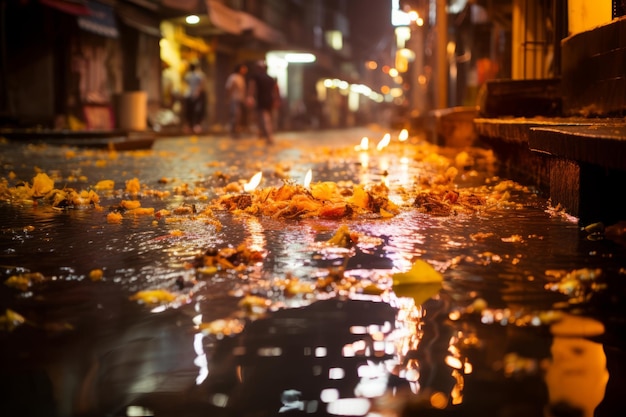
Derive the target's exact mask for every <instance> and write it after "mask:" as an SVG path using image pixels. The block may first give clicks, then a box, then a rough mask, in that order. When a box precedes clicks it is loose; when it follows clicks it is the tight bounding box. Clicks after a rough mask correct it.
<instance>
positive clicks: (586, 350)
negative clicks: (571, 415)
mask: <svg viewBox="0 0 626 417" xmlns="http://www.w3.org/2000/svg"><path fill="white" fill-rule="evenodd" d="M602 327H603V326H602V323H600V322H598V321H596V320H593V319H590V318H584V317H577V316H572V315H568V316H566V317H565V318H564V319H563V320H561V321H560V322H558V323H556V324H554V325H552V326H551V328H550V330H551V332H552V333H553V334H554V340H553V342H552V347H551V349H550V351H551V353H552V362H551V363H550V365H549V366H548V371H547V373H546V384H547V385H548V394H549V398H550V404H557V403H565V404H568V405H570V406H572V407H575V408H578V409H580V410H581V411H582V412H583V414H582V416H584V417H593V415H594V410H595V409H596V407H597V406H598V404H600V402H601V401H602V399H603V398H604V392H605V389H606V384H607V382H608V380H609V373H608V371H607V369H606V355H605V353H604V349H603V347H602V345H601V344H600V343H596V342H592V341H591V340H589V339H586V338H585V337H588V336H591V335H594V334H596V335H597V334H601V333H602V332H603V331H602ZM598 332H600V333H598Z"/></svg>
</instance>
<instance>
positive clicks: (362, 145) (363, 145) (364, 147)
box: [354, 136, 370, 151]
mask: <svg viewBox="0 0 626 417" xmlns="http://www.w3.org/2000/svg"><path fill="white" fill-rule="evenodd" d="M369 143H370V140H369V138H368V137H367V136H363V137H362V138H361V143H360V144H359V145H356V146H355V147H354V150H355V151H366V150H368V149H369Z"/></svg>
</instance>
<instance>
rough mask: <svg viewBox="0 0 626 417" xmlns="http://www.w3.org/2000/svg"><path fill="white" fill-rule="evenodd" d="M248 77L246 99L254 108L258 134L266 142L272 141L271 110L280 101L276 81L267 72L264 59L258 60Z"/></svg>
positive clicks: (272, 123)
mask: <svg viewBox="0 0 626 417" xmlns="http://www.w3.org/2000/svg"><path fill="white" fill-rule="evenodd" d="M255 67H256V68H255V71H254V73H253V74H252V76H251V77H250V82H249V86H248V100H249V102H250V103H251V104H253V106H254V107H255V109H256V115H257V125H258V127H259V135H260V136H261V137H262V138H263V139H265V140H266V141H267V143H268V144H272V143H274V129H273V125H274V120H273V112H274V109H276V108H277V107H278V105H279V103H280V94H279V91H278V83H277V82H276V80H275V79H274V78H272V77H270V75H269V74H268V73H267V64H266V63H265V61H258V62H257V63H256V66H255Z"/></svg>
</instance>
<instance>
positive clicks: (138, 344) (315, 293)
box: [0, 127, 626, 417]
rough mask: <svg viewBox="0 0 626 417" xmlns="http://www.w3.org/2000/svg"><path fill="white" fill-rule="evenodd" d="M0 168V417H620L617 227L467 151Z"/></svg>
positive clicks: (401, 143) (280, 146) (5, 161)
mask: <svg viewBox="0 0 626 417" xmlns="http://www.w3.org/2000/svg"><path fill="white" fill-rule="evenodd" d="M387 133H389V134H390V135H389V136H386V134H387ZM363 138H368V140H364V139H363ZM0 161H1V165H0V178H2V180H1V183H0V197H1V200H2V201H1V202H0V215H1V218H2V225H1V227H0V230H1V232H0V265H1V269H0V271H1V274H0V280H1V281H2V282H3V285H1V286H0V307H1V311H0V314H2V316H0V361H1V365H0V376H1V377H0V398H1V401H0V414H1V415H2V416H58V417H66V416H67V417H70V416H72V417H73V416H115V417H118V416H134V415H155V416H228V417H230V416H233V417H234V416H237V417H244V416H250V417H252V416H254V417H261V416H277V415H281V414H283V413H285V414H296V415H318V416H369V417H379V416H381V417H382V416H384V417H396V416H397V417H405V416H430V415H432V416H503V417H504V416H506V417H513V416H554V417H559V416H584V417H592V416H596V417H612V416H617V415H620V413H621V409H622V408H623V406H622V401H621V399H622V398H621V395H622V391H623V388H624V387H625V386H626V377H625V373H624V370H626V349H625V348H626V343H625V342H626V340H625V337H624V334H625V333H624V330H625V329H626V321H625V314H624V310H623V307H622V306H623V303H624V298H625V297H626V284H625V283H624V280H625V279H626V276H625V274H626V272H625V268H626V256H625V255H626V245H625V243H624V242H625V240H626V239H625V237H624V236H625V234H624V225H623V224H622V225H619V224H618V225H599V224H596V225H582V224H578V222H577V219H575V218H572V217H570V216H568V215H567V214H566V213H563V212H562V211H561V210H560V209H559V208H558V207H552V206H551V205H550V202H549V201H547V200H546V199H544V198H543V197H542V196H541V195H540V194H539V193H538V192H536V190H534V189H533V188H532V187H528V186H526V185H525V184H519V183H516V182H514V181H512V180H509V179H506V178H500V177H498V161H497V160H495V158H494V156H493V154H492V153H491V152H490V151H489V150H488V149H485V148H482V147H474V148H468V149H462V150H461V149H444V148H439V147H436V146H434V145H432V144H429V143H427V142H425V141H424V140H423V138H421V137H408V138H404V137H401V135H400V134H399V132H397V131H386V130H383V129H380V128H376V127H372V128H369V129H366V128H354V129H348V130H338V131H326V132H298V133H288V132H283V133H279V134H277V136H276V144H274V145H271V146H268V145H266V144H265V143H264V142H262V141H260V140H257V139H256V138H253V137H244V138H241V139H230V138H227V137H219V136H199V137H196V136H191V137H189V136H185V137H172V138H169V137H164V138H159V139H157V140H156V142H155V143H154V146H153V148H152V149H150V150H137V151H124V152H122V151H118V152H115V151H109V150H106V149H91V148H87V147H65V146H53V145H32V144H26V143H16V142H8V141H3V142H0ZM256 180H259V183H258V184H255V181H256ZM625 220H626V219H625Z"/></svg>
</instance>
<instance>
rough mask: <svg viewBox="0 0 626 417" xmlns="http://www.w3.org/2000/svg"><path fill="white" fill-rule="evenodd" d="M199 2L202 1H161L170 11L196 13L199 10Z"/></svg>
mask: <svg viewBox="0 0 626 417" xmlns="http://www.w3.org/2000/svg"><path fill="white" fill-rule="evenodd" d="M199 1H200V0H161V4H162V5H163V6H165V7H169V8H170V9H176V10H182V11H185V12H189V13H195V12H196V11H197V10H198V2H199Z"/></svg>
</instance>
